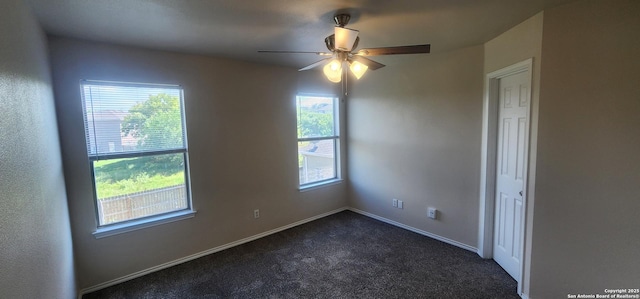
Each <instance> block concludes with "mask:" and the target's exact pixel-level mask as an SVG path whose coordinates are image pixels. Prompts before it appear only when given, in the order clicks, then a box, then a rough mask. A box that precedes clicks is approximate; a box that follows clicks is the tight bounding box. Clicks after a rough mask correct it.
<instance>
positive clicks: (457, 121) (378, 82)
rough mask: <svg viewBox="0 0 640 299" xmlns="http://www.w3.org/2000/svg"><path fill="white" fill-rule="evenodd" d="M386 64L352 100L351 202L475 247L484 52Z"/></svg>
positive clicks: (463, 51) (418, 57)
mask: <svg viewBox="0 0 640 299" xmlns="http://www.w3.org/2000/svg"><path fill="white" fill-rule="evenodd" d="M382 59H383V60H384V61H383V60H381V61H382V62H384V63H385V64H387V67H386V68H383V69H380V70H377V71H375V72H370V73H367V74H366V75H365V76H364V77H363V78H362V80H361V81H358V82H355V83H354V84H353V86H352V87H353V90H352V92H351V95H350V97H349V99H348V100H347V105H348V132H349V133H348V134H349V149H348V150H349V179H350V188H349V190H350V191H349V203H350V205H351V206H353V207H355V208H358V209H360V210H364V211H366V212H369V213H373V214H376V215H379V216H382V217H385V218H388V219H391V220H395V221H398V222H400V223H403V224H406V225H409V226H412V227H415V228H419V229H422V230H424V231H427V232H430V233H434V234H436V235H440V236H442V237H446V238H449V239H452V240H454V241H458V242H461V243H464V244H466V245H469V246H471V247H475V246H476V244H477V239H478V233H477V230H478V188H479V180H480V178H479V173H480V159H479V157H480V136H481V127H480V124H481V116H482V61H483V47H482V46H475V47H471V48H464V49H461V50H457V51H453V52H447V53H438V54H429V55H409V56H402V57H388V58H382ZM392 198H397V199H400V200H403V201H404V209H402V210H401V209H396V208H393V207H392V206H391V199H392ZM428 206H432V207H435V208H437V209H439V210H440V215H439V216H440V219H439V220H437V221H436V220H431V219H429V218H427V216H426V214H427V207H428Z"/></svg>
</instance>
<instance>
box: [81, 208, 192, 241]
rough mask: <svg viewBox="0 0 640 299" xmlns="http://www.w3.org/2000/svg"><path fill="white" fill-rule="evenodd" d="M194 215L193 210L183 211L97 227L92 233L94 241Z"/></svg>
mask: <svg viewBox="0 0 640 299" xmlns="http://www.w3.org/2000/svg"><path fill="white" fill-rule="evenodd" d="M195 215H196V211H194V210H183V211H177V212H173V213H168V214H163V215H158V216H154V217H149V218H145V219H140V220H133V221H130V222H127V223H121V224H113V225H109V226H106V227H99V228H98V229H96V231H95V232H94V233H93V236H94V237H95V238H96V239H101V238H105V237H110V236H115V235H119V234H123V233H127V232H131V231H134V230H139V229H143V228H147V227H152V226H156V225H161V224H165V223H170V222H174V221H178V220H183V219H189V218H193V217H194V216H195Z"/></svg>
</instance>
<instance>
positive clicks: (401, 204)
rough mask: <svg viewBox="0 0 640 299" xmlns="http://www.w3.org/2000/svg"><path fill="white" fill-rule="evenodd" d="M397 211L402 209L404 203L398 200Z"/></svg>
mask: <svg viewBox="0 0 640 299" xmlns="http://www.w3.org/2000/svg"><path fill="white" fill-rule="evenodd" d="M398 209H404V201H402V200H398Z"/></svg>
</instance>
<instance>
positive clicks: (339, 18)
mask: <svg viewBox="0 0 640 299" xmlns="http://www.w3.org/2000/svg"><path fill="white" fill-rule="evenodd" d="M349 20H351V15H349V14H337V15H335V16H334V17H333V21H334V22H336V25H338V26H340V27H342V28H344V26H347V24H349Z"/></svg>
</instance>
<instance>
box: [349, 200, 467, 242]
mask: <svg viewBox="0 0 640 299" xmlns="http://www.w3.org/2000/svg"><path fill="white" fill-rule="evenodd" d="M347 210H349V211H352V212H356V213H358V214H361V215H364V216H367V217H371V218H373V219H376V220H380V221H382V222H386V223H389V224H391V225H395V226H397V227H400V228H404V229H406V230H410V231H412V232H414V233H418V234H421V235H423V236H427V237H429V238H433V239H436V240H438V241H442V242H445V243H448V244H451V245H453V246H456V247H460V248H462V249H466V250H469V251H472V252H476V253H477V251H478V248H476V247H473V246H471V245H467V244H464V243H461V242H458V241H455V240H451V239H448V238H445V237H442V236H439V235H436V234H434V233H430V232H427V231H423V230H421V229H418V228H415V227H412V226H408V225H406V224H402V223H400V222H396V221H393V220H391V219H387V218H384V217H381V216H378V215H375V214H371V213H369V212H365V211H362V210H358V209H356V208H351V207H350V208H347Z"/></svg>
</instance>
